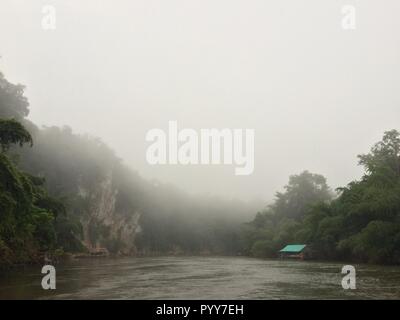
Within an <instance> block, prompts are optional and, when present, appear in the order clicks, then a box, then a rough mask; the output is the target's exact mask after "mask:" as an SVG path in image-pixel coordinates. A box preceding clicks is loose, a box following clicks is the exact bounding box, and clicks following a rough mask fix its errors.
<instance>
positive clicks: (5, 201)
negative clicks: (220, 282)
mask: <svg viewBox="0 0 400 320" xmlns="http://www.w3.org/2000/svg"><path fill="white" fill-rule="evenodd" d="M28 106H29V103H28V100H27V98H26V97H25V96H24V87H23V86H22V85H14V84H12V83H10V82H8V81H7V80H6V79H5V78H4V76H3V74H1V73H0V119H1V122H0V142H1V147H2V149H1V153H0V264H15V263H29V262H35V261H40V260H41V259H42V258H43V256H44V255H45V254H46V255H50V256H51V255H62V254H63V253H64V252H72V253H73V252H77V253H78V252H103V251H104V249H106V250H107V251H108V252H110V253H111V254H113V253H114V254H165V253H169V254H179V253H191V254H200V253H219V254H233V253H235V252H236V251H237V248H238V246H239V244H238V236H239V231H238V227H239V225H240V223H241V222H243V221H245V220H244V219H246V218H247V219H248V217H250V215H249V214H250V212H249V210H248V207H247V206H245V205H244V204H242V203H241V202H224V201H221V200H219V199H212V201H211V199H209V198H207V199H201V198H196V199H192V198H191V197H189V196H188V195H186V194H184V193H182V192H180V191H178V190H177V189H175V188H173V187H171V186H168V185H161V184H156V183H153V182H148V181H146V180H144V179H142V178H140V177H139V175H138V174H136V173H135V172H133V171H131V170H130V169H128V168H126V167H125V166H124V165H123V164H122V163H121V161H120V160H119V159H118V158H117V157H116V156H115V155H114V153H113V152H112V151H111V150H110V149H109V148H108V147H107V146H106V145H105V144H104V143H102V142H101V141H100V140H99V139H96V138H93V137H89V136H87V135H76V134H73V133H72V130H71V129H70V128H68V127H64V128H58V127H45V128H41V129H39V128H38V127H37V126H35V125H34V124H33V123H32V122H30V121H29V120H27V119H26V117H27V116H28V114H29V109H28ZM32 142H33V145H31V144H32ZM23 145H25V146H24V147H23V148H21V146H23ZM253 212H254V211H253ZM246 213H247V215H246ZM241 219H242V220H241Z"/></svg>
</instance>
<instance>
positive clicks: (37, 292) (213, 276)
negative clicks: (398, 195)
mask: <svg viewBox="0 0 400 320" xmlns="http://www.w3.org/2000/svg"><path fill="white" fill-rule="evenodd" d="M342 266H343V264H340V263H327V262H309V261H281V260H261V259H253V258H244V257H151V258H149V257H146V258H118V259H109V258H103V259H101V258H100V259H82V260H77V261H73V262H70V263H67V264H63V265H57V266H56V270H57V277H56V278H57V288H56V290H43V289H42V287H41V279H42V276H43V275H42V274H41V273H40V271H41V270H40V267H29V268H25V269H20V270H14V271H12V272H2V273H1V274H0V299H400V267H385V266H370V265H355V267H356V270H357V278H356V279H357V282H356V284H357V289H356V290H344V289H343V288H342V286H341V279H342V276H343V275H342V274H341V269H342Z"/></svg>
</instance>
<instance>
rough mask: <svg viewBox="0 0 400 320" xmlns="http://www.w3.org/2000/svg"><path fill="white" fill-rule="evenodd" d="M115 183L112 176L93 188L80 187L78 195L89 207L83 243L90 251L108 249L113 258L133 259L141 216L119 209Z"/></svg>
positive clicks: (108, 176)
mask: <svg viewBox="0 0 400 320" xmlns="http://www.w3.org/2000/svg"><path fill="white" fill-rule="evenodd" d="M112 180H113V179H112V172H111V173H109V174H108V175H106V176H105V177H104V178H103V179H102V180H101V181H99V182H98V183H96V184H95V185H93V186H91V187H90V188H88V187H82V186H81V187H80V190H79V194H80V196H81V197H82V198H83V199H85V201H86V203H87V206H86V212H85V214H84V215H83V216H82V218H81V223H82V227H83V239H82V241H83V244H84V245H85V246H86V248H87V249H88V250H89V251H95V250H96V249H100V248H106V249H107V250H108V251H109V252H111V253H114V254H123V255H132V254H135V253H136V246H135V237H136V234H137V233H138V232H139V231H140V226H139V218H140V212H138V211H137V210H135V209H133V208H124V209H117V207H118V206H117V205H116V204H117V201H118V192H119V190H118V189H117V188H116V187H115V186H114V185H113V181H112Z"/></svg>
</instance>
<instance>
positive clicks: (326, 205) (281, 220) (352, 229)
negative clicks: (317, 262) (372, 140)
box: [242, 130, 400, 264]
mask: <svg viewBox="0 0 400 320" xmlns="http://www.w3.org/2000/svg"><path fill="white" fill-rule="evenodd" d="M359 164H360V165H362V166H363V167H364V169H365V173H364V175H363V177H362V179H361V180H360V181H352V182H350V183H349V184H348V185H347V186H346V187H343V188H339V189H338V190H337V192H338V196H337V197H334V198H333V199H332V197H331V196H330V195H329V191H328V190H329V189H328V186H327V184H326V181H325V179H324V177H322V176H320V175H313V174H311V173H309V172H303V173H301V174H300V175H295V176H292V177H291V178H290V180H289V184H288V185H287V186H286V188H285V192H283V193H278V194H277V196H276V200H275V201H274V203H273V204H272V205H271V206H269V207H268V208H267V209H266V210H264V211H263V212H260V213H258V214H257V216H256V217H255V219H254V220H253V221H252V222H251V223H248V224H246V225H245V226H244V229H243V231H242V240H243V250H244V251H245V253H246V254H249V255H254V256H260V257H276V255H277V252H278V251H279V250H280V249H281V248H282V247H283V246H285V245H286V244H289V243H304V244H308V246H309V248H311V249H312V253H313V256H314V258H317V259H331V260H343V261H363V262H370V263H390V264H399V263H400V133H399V132H398V131H396V130H391V131H388V132H386V133H385V134H384V136H383V139H382V141H380V142H378V143H376V144H375V145H374V146H373V147H372V149H371V151H370V153H368V154H365V155H360V156H359Z"/></svg>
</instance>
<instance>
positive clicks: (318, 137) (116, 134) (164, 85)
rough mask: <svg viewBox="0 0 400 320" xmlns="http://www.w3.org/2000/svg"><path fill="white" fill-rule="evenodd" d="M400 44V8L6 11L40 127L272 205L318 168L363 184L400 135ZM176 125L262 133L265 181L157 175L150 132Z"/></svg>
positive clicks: (87, 6)
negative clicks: (50, 19) (394, 134)
mask: <svg viewBox="0 0 400 320" xmlns="http://www.w3.org/2000/svg"><path fill="white" fill-rule="evenodd" d="M345 4H350V5H354V6H355V8H356V29H355V30H344V29H343V28H342V26H341V21H342V17H343V15H342V12H341V10H342V6H343V5H345ZM44 5H53V6H54V8H55V9H56V29H55V30H44V29H43V28H42V18H43V13H42V8H43V6H44ZM399 31H400V1H398V0H385V1H378V0H363V1H350V0H349V1H335V0H332V1H321V0H302V1H298V0H290V1H289V0H275V1H268V0H246V1H245V0H240V1H239V0H129V1H128V0H126V1H121V0H114V1H111V0H103V1H99V0H85V1H82V0H57V1H56V0H47V1H39V0H36V1H35V0H25V1H21V0H1V3H0V55H1V56H2V58H1V59H0V70H2V72H3V73H4V74H5V76H6V77H7V78H8V79H9V80H10V81H12V82H18V83H22V84H25V85H26V86H27V90H26V94H27V96H28V98H29V100H30V103H31V113H30V116H29V117H30V119H31V120H33V121H34V122H35V123H37V124H39V125H59V126H62V125H69V126H71V127H72V128H73V130H74V131H75V132H77V133H90V134H91V135H95V136H98V137H101V138H102V140H103V141H105V142H106V143H107V144H109V145H110V146H111V147H112V148H113V149H114V150H115V151H116V153H117V154H118V156H119V157H121V158H122V159H123V160H124V161H125V162H126V163H127V164H128V165H129V166H131V167H132V168H134V169H135V170H137V171H139V173H140V174H141V175H142V176H143V177H146V178H156V179H158V180H161V181H164V182H171V183H174V184H176V185H177V186H180V187H181V188H182V189H184V190H187V191H191V192H195V193H198V192H201V193H203V192H209V193H212V194H217V195H224V196H228V197H231V196H233V197H237V198H241V199H251V198H261V199H265V200H269V199H271V198H272V197H273V194H274V192H275V191H276V190H279V189H281V188H282V186H283V185H284V184H285V183H286V182H287V180H288V176H289V175H290V174H295V173H299V172H301V171H302V170H305V169H308V170H309V171H312V172H315V173H321V174H323V175H325V176H326V177H327V179H328V183H329V184H330V185H331V186H332V187H334V188H336V187H338V186H342V185H345V184H347V183H348V182H349V181H351V180H353V179H356V178H359V177H360V175H361V173H362V170H361V168H359V167H358V166H357V158H356V155H357V154H359V153H364V152H367V151H368V150H369V148H370V146H371V145H372V144H373V143H374V142H376V141H378V140H379V139H380V137H381V136H382V134H383V132H384V131H385V130H389V129H393V128H397V129H400V124H399V122H400V33H399ZM169 120H177V121H178V127H179V128H181V129H182V128H194V129H196V130H198V129H201V128H252V129H255V171H254V173H253V175H250V176H235V175H234V168H233V166H222V165H220V166H179V165H178V166H172V165H171V166H168V165H166V166H150V165H148V164H147V162H146V157H145V153H146V148H147V146H148V145H149V143H148V142H146V141H145V135H146V132H147V131H148V130H149V129H152V128H157V127H158V128H162V129H167V125H168V121H169Z"/></svg>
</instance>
